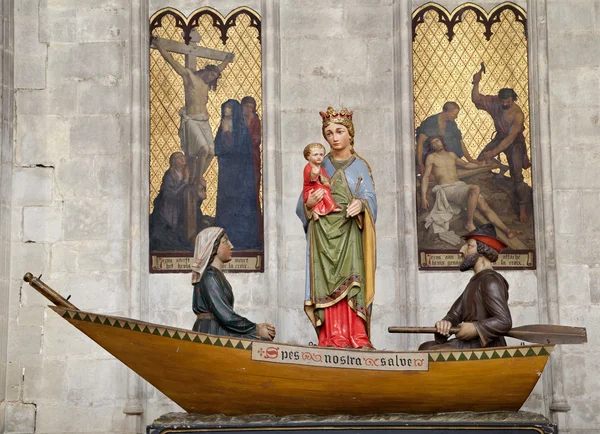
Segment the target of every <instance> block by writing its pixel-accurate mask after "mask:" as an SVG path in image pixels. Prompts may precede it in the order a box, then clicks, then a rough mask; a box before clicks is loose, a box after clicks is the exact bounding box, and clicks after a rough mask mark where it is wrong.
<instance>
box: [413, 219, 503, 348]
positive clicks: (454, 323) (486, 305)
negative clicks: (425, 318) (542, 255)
mask: <svg viewBox="0 0 600 434" xmlns="http://www.w3.org/2000/svg"><path fill="white" fill-rule="evenodd" d="M463 238H465V240H466V243H465V244H464V245H463V246H462V247H461V249H460V253H461V255H462V257H463V262H462V264H461V265H460V270H461V271H467V270H471V269H472V270H473V271H474V273H475V275H474V276H473V277H472V278H471V280H470V281H469V284H468V285H467V287H466V289H465V290H464V291H463V293H462V294H461V295H460V297H458V299H457V300H456V301H455V302H454V304H453V305H452V307H451V308H450V310H449V311H448V313H447V314H446V316H445V317H444V318H442V319H441V320H440V321H437V322H436V323H435V327H436V329H437V333H436V335H435V341H429V342H425V343H423V344H421V346H420V347H419V350H437V349H451V348H459V349H460V348H490V347H503V346H506V340H505V339H504V336H505V335H506V334H507V333H508V332H509V331H510V329H511V328H512V319H511V315H510V310H509V308H508V282H507V281H506V280H505V279H504V278H503V277H502V276H501V275H500V274H499V273H497V272H496V271H494V269H493V267H492V263H494V262H496V261H497V259H498V253H499V252H500V251H501V250H502V249H504V248H505V247H506V245H505V244H504V243H503V242H502V241H501V240H499V239H498V238H496V229H495V228H494V225H492V224H485V225H483V226H480V227H479V228H478V229H475V230H474V231H472V232H469V233H468V234H466V235H464V236H463ZM451 327H458V328H459V329H460V330H459V332H458V333H456V339H450V340H448V336H449V334H450V328H451Z"/></svg>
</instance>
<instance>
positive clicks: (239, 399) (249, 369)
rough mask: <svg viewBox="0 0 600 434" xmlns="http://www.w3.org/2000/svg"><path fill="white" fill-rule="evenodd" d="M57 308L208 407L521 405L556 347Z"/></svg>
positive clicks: (289, 409) (159, 383) (325, 409)
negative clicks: (432, 343) (339, 342)
mask: <svg viewBox="0 0 600 434" xmlns="http://www.w3.org/2000/svg"><path fill="white" fill-rule="evenodd" d="M51 308H52V309H53V310H54V311H55V312H57V313H58V314H59V315H60V316H62V317H63V318H64V319H65V320H67V321H68V322H70V323H71V324H72V325H73V326H75V327H77V328H78V329H79V330H81V331H82V332H83V333H85V334H86V335H87V336H89V337H90V338H91V339H93V340H94V341H95V342H96V343H98V344H99V345H100V346H102V347H103V348H104V349H106V350H107V351H108V352H110V353H111V354H112V355H113V356H115V357H116V358H117V359H119V360H120V361H122V362H123V363H125V364H126V365H127V366H128V367H129V368H131V369H132V370H133V371H135V372H136V373H137V374H138V375H140V376H141V377H142V378H144V379H145V380H146V381H148V382H149V383H150V384H152V385H153V386H154V387H156V388H157V389H158V390H160V391H161V392H162V393H164V394H165V395H166V396H168V397H169V398H170V399H172V400H173V401H174V402H176V403H177V404H178V405H180V406H181V407H182V408H183V409H185V410H186V411H188V412H194V413H203V414H212V413H223V414H226V415H232V416H234V415H241V414H247V413H248V410H249V409H252V412H253V413H270V414H274V415H277V416H284V415H293V414H315V415H323V416H325V415H334V414H351V415H364V414H385V413H438V412H455V411H501V410H506V411H516V410H518V409H519V408H521V406H522V405H523V403H524V402H525V400H526V399H527V397H528V396H529V394H530V393H531V390H532V389H533V387H534V386H535V384H536V383H537V381H538V379H539V377H540V376H541V375H542V371H543V369H544V366H545V365H546V362H547V360H548V357H549V355H550V353H551V351H552V348H553V345H523V346H519V347H503V348H490V349H476V350H454V351H415V352H393V351H359V350H345V349H329V348H327V349H323V348H317V347H310V346H294V345H288V344H279V343H271V342H268V343H267V342H262V341H252V340H247V339H236V338H232V337H224V336H213V335H207V334H202V333H196V332H193V331H191V330H185V329H180V328H173V327H167V326H163V325H158V324H152V323H147V322H143V321H137V320H133V319H129V318H121V317H115V316H110V315H97V314H94V313H91V312H84V311H80V310H78V309H77V308H71V307H66V306H57V307H54V306H51Z"/></svg>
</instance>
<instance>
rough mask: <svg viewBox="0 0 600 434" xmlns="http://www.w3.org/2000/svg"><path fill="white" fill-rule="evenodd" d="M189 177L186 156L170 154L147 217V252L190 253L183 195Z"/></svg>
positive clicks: (175, 153)
mask: <svg viewBox="0 0 600 434" xmlns="http://www.w3.org/2000/svg"><path fill="white" fill-rule="evenodd" d="M189 178H190V171H189V167H188V166H187V163H186V158H185V156H184V155H183V153H181V152H173V153H172V154H171V156H170V157H169V169H167V171H166V172H165V174H164V176H163V179H162V182H161V184H160V190H159V192H158V195H157V196H156V198H155V199H154V210H153V211H152V214H150V251H157V250H162V251H164V250H191V245H190V244H189V242H188V240H187V239H186V237H185V233H184V220H185V217H184V209H185V194H186V191H187V189H188V187H189Z"/></svg>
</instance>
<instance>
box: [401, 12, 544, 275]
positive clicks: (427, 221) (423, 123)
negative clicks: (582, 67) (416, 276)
mask: <svg viewBox="0 0 600 434" xmlns="http://www.w3.org/2000/svg"><path fill="white" fill-rule="evenodd" d="M412 29H413V76H414V114H415V119H414V121H415V162H416V164H415V167H416V178H417V191H416V197H417V203H416V208H417V225H418V245H419V268H420V269H457V268H458V265H459V264H460V261H461V259H460V258H459V254H458V248H459V247H460V244H461V238H460V237H461V236H462V235H463V234H465V233H466V232H468V231H470V230H472V229H474V228H475V227H476V226H479V225H481V224H485V223H493V224H494V226H495V227H496V230H497V233H498V236H499V238H501V239H502V240H503V241H504V242H505V243H506V244H507V245H508V248H507V249H505V250H504V251H503V252H502V253H501V254H500V257H499V259H498V262H497V263H496V264H495V266H497V267H498V268H504V269H531V268H535V236H534V226H533V203H532V198H533V195H532V177H531V171H532V168H531V163H530V162H531V159H530V135H529V92H528V85H529V82H528V61H527V19H526V14H525V11H524V10H523V9H522V8H520V7H519V6H517V5H515V4H513V3H502V4H501V5H498V6H496V7H495V8H494V9H492V10H491V11H489V12H486V11H485V10H484V9H483V8H481V7H479V6H477V5H474V4H472V3H468V4H464V5H462V6H460V7H458V8H456V9H455V10H454V11H453V12H452V13H449V12H448V11H447V10H446V9H445V8H443V7H442V6H440V5H438V4H435V3H427V4H425V5H423V6H421V7H419V8H418V9H416V10H415V11H414V12H413V15H412Z"/></svg>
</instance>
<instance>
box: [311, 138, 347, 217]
mask: <svg viewBox="0 0 600 434" xmlns="http://www.w3.org/2000/svg"><path fill="white" fill-rule="evenodd" d="M304 158H305V159H306V160H307V161H308V164H307V165H306V166H304V188H303V189H302V199H303V200H304V203H306V200H307V199H308V195H309V194H310V193H311V191H313V190H314V191H316V190H319V189H322V190H323V192H324V193H323V199H321V201H320V202H319V203H318V204H316V205H315V207H314V208H313V210H312V211H313V218H314V219H315V220H318V219H319V216H320V215H327V214H329V213H331V212H337V211H341V210H342V209H341V208H340V207H339V206H337V204H336V203H335V201H334V200H333V196H332V195H331V182H330V180H329V177H328V176H327V172H325V169H323V168H322V167H321V163H323V159H324V158H325V147H324V146H323V145H321V144H320V143H310V144H308V145H307V146H306V147H305V148H304Z"/></svg>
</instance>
